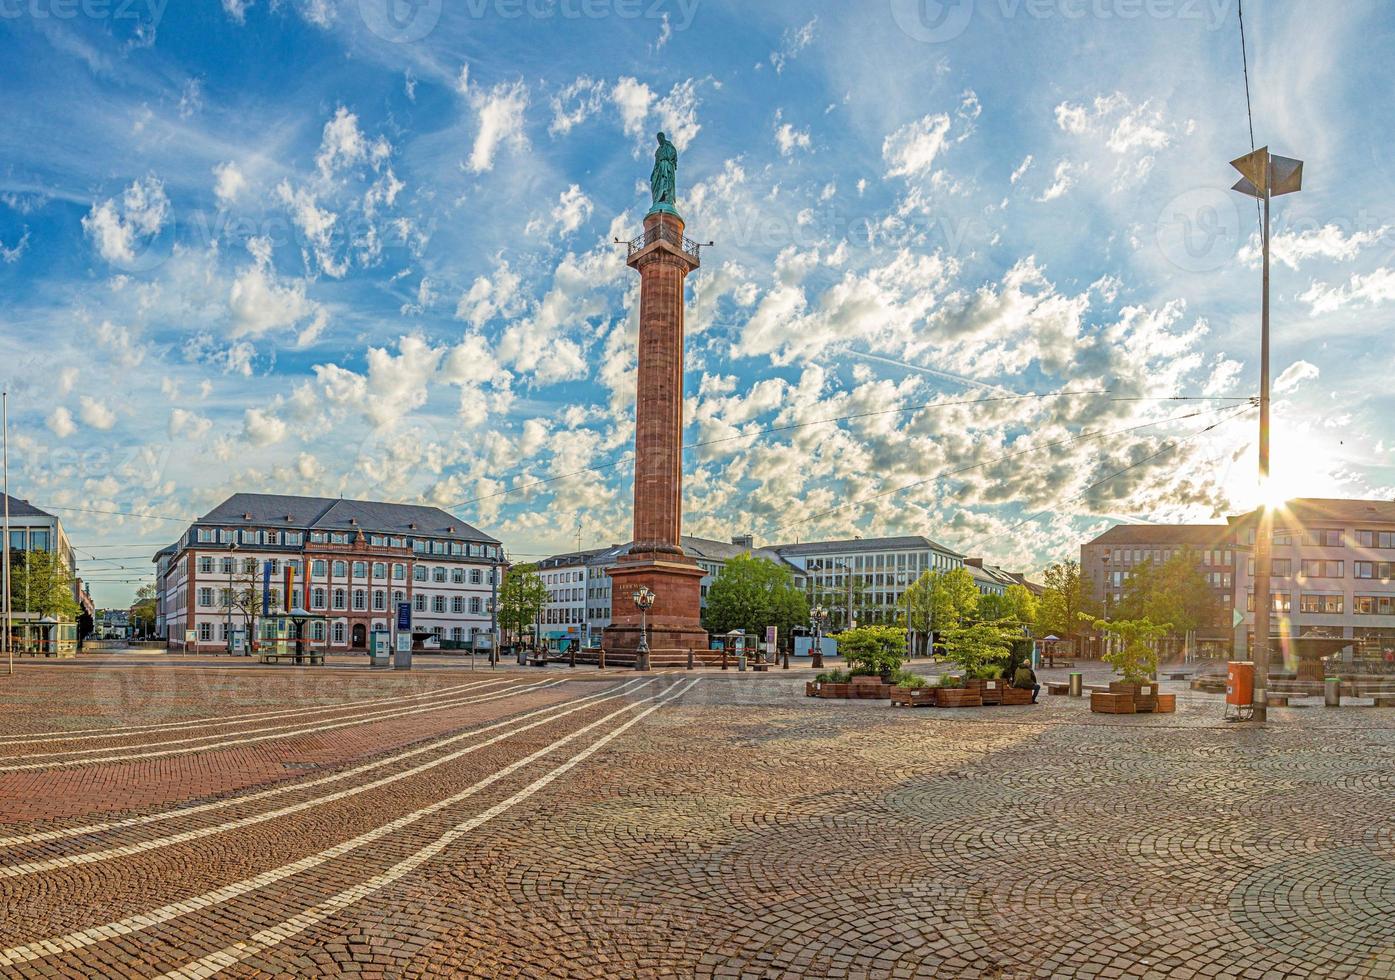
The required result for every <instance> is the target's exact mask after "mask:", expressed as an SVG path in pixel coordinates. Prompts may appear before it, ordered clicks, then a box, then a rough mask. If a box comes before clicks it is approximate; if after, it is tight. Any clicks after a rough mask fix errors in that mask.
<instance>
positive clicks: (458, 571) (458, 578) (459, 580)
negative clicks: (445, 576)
mask: <svg viewBox="0 0 1395 980" xmlns="http://www.w3.org/2000/svg"><path fill="white" fill-rule="evenodd" d="M450 580H451V581H452V582H454V583H455V584H456V585H464V584H465V569H463V568H452V569H451V570H450Z"/></svg>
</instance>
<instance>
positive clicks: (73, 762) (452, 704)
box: [0, 679, 563, 772]
mask: <svg viewBox="0 0 1395 980" xmlns="http://www.w3.org/2000/svg"><path fill="white" fill-rule="evenodd" d="M556 683H558V684H561V683H563V680H560V679H559V680H558V681H557V682H556ZM519 690H523V688H511V689H509V690H505V691H500V692H498V693H496V694H490V695H478V696H474V697H466V698H462V699H454V700H450V701H442V702H439V703H437V704H429V705H426V706H425V707H422V708H412V709H409V710H407V711H400V710H395V709H394V710H392V711H383V712H370V713H368V714H364V715H358V716H356V717H353V718H350V719H348V720H347V721H336V722H333V723H327V724H323V725H315V726H312V727H309V728H299V729H296V728H289V729H284V730H278V731H275V732H273V733H272V734H270V735H257V736H256V737H254V738H244V737H243V736H244V735H247V734H251V733H250V732H234V733H232V734H233V735H235V736H236V737H235V738H230V739H226V740H225V741H222V742H214V743H212V744H211V745H191V746H186V747H185V748H182V749H161V750H160V751H158V752H144V751H140V752H132V753H128V754H126V755H104V756H99V757H97V758H93V759H56V760H54V761H52V762H28V763H23V764H19V765H10V766H0V772H32V771H34V770H36V769H67V768H71V767H74V766H96V765H105V764H107V763H110V762H130V761H133V760H137V759H159V758H164V757H166V756H171V755H190V754H192V753H195V752H214V751H218V750H220V749H226V748H234V749H240V748H242V747H243V746H245V745H250V744H252V743H253V742H265V741H268V740H270V739H289V738H298V737H299V736H301V735H316V734H319V733H320V732H329V731H334V730H336V729H339V728H348V727H351V726H353V725H366V724H369V723H370V722H374V721H384V720H387V721H395V720H396V719H398V718H405V717H407V716H408V715H419V714H422V713H424V712H429V711H446V710H449V709H452V708H459V707H463V706H465V705H470V704H479V703H480V702H483V701H497V700H498V699H499V698H507V697H512V696H513V695H514V694H515V693H517V692H518V691H519ZM461 693H465V692H461ZM208 738H223V736H221V735H216V736H214V735H211V736H208ZM205 740H206V739H205ZM182 741H187V740H182ZM132 748H138V746H132ZM97 751H110V750H97ZM18 758H26V757H25V756H19V757H18Z"/></svg>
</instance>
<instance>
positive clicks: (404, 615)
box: [397, 602, 412, 639]
mask: <svg viewBox="0 0 1395 980" xmlns="http://www.w3.org/2000/svg"><path fill="white" fill-rule="evenodd" d="M397 628H398V629H399V630H409V629H411V628H412V604H411V603H410V602H399V603H398V604H397ZM408 639H410V637H409V638H408Z"/></svg>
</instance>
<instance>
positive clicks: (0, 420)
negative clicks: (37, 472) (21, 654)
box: [0, 391, 15, 676]
mask: <svg viewBox="0 0 1395 980" xmlns="http://www.w3.org/2000/svg"><path fill="white" fill-rule="evenodd" d="M0 426H3V429H4V435H3V438H2V439H0V445H2V446H3V448H2V449H0V454H3V463H0V465H2V466H3V472H4V497H5V540H4V545H5V549H4V550H5V557H4V576H3V579H4V585H5V599H4V608H5V632H4V644H5V664H6V667H7V669H8V671H9V673H10V676H14V672H15V651H14V647H13V646H12V645H11V642H10V625H11V622H12V619H13V616H12V610H11V609H10V393H9V392H8V391H5V392H0Z"/></svg>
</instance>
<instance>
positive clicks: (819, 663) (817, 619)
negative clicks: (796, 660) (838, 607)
mask: <svg viewBox="0 0 1395 980" xmlns="http://www.w3.org/2000/svg"><path fill="white" fill-rule="evenodd" d="M826 615H828V610H826V609H824V607H823V606H815V607H814V608H813V609H810V610H809V616H810V618H812V619H813V621H814V649H813V652H812V653H811V654H810V657H811V661H810V665H811V666H812V667H813V668H814V669H815V670H822V669H823V618H824V616H826Z"/></svg>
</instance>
